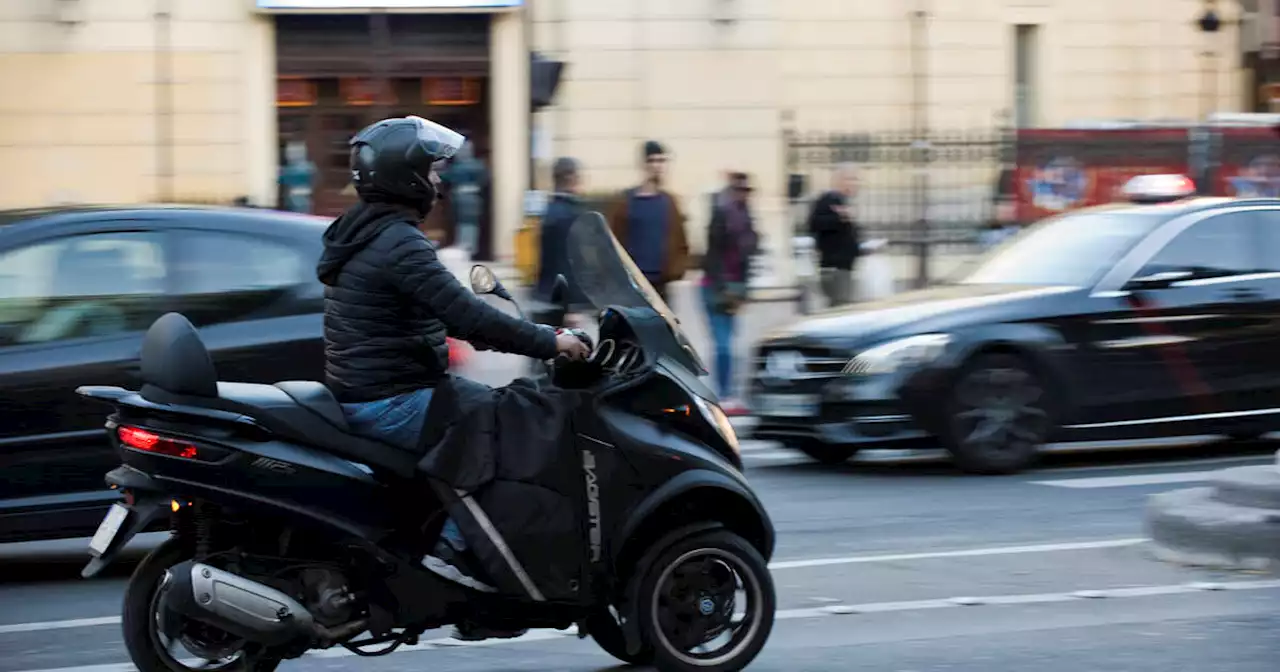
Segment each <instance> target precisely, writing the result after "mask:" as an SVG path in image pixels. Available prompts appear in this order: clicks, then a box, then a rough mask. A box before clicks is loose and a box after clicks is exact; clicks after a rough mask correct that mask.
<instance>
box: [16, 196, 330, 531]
mask: <svg viewBox="0 0 1280 672" xmlns="http://www.w3.org/2000/svg"><path fill="white" fill-rule="evenodd" d="M327 222H328V220H326V219H321V218H317V217H308V216H302V215H294V214H289V213H282V212H274V211H270V210H259V209H231V208H226V209H222V208H205V207H185V206H158V207H121V208H80V209H50V210H26V211H9V212H0V481H2V482H3V488H0V542H6V541H23V540H32V539H42V538H57V537H68V536H87V535H88V534H90V533H92V532H93V530H94V528H95V527H96V526H97V525H98V523H99V521H100V520H101V519H102V516H103V514H104V512H105V511H106V509H107V507H108V506H109V505H110V503H111V502H113V501H115V500H117V499H118V498H119V497H118V495H117V494H116V493H113V492H111V491H110V490H107V489H106V485H105V484H104V482H103V480H102V475H103V474H104V473H106V472H107V471H110V470H111V469H112V468H113V467H114V466H115V465H116V463H117V462H119V458H118V457H117V456H116V455H115V453H114V452H113V451H112V449H111V447H110V445H109V443H108V441H107V436H106V432H104V431H103V417H102V409H101V408H100V407H98V406H95V405H92V404H90V403H87V402H86V400H85V399H83V398H82V397H79V396H78V395H76V393H75V389H76V387H78V386H80V385H84V384H86V383H95V384H97V383H102V384H111V385H121V386H124V387H136V386H137V385H138V384H139V380H140V379H139V373H140V372H139V368H138V366H139V364H138V363H139V352H140V348H141V345H142V335H143V333H144V332H145V331H146V330H147V328H148V327H149V326H151V323H152V322H154V321H155V320H156V318H158V317H160V316H161V315H163V314H165V313H166V312H169V311H178V312H181V313H182V314H183V315H185V316H187V317H188V318H189V319H190V320H191V321H192V322H193V323H194V324H195V325H196V326H197V327H199V328H200V335H201V338H202V339H203V340H204V342H205V343H206V344H207V345H208V346H209V350H210V352H212V354H213V357H214V362H215V364H216V366H217V369H218V373H219V375H221V376H222V377H223V378H224V379H226V380H244V381H251V382H263V383H267V382H275V381H278V380H318V379H319V378H320V376H321V374H322V372H323V362H324V353H323V342H322V317H321V312H322V309H323V290H322V287H321V285H320V283H319V282H318V281H317V280H316V279H315V270H314V269H315V262H316V259H318V258H319V255H320V252H321V248H322V243H321V234H322V233H323V232H324V229H325V226H326V224H327ZM108 381H110V382H108Z"/></svg>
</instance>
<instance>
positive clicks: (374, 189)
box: [350, 116, 467, 212]
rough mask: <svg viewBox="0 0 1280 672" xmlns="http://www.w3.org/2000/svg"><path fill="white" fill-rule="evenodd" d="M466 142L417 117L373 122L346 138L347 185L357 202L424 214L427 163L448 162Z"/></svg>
mask: <svg viewBox="0 0 1280 672" xmlns="http://www.w3.org/2000/svg"><path fill="white" fill-rule="evenodd" d="M466 141H467V139H466V138H465V137H463V136H462V134H461V133H458V132H457V131H453V130H450V129H448V128H445V127H444V126H441V125H440V124H437V123H434V122H431V121H427V120H426V119H423V118H422V117H413V116H410V117H400V118H392V119H383V120H382V121H378V122H375V123H373V124H371V125H369V126H367V127H365V129H364V130H362V131H360V132H359V133H357V134H356V135H355V137H353V138H351V143H350V144H351V182H352V183H353V184H354V185H355V188H356V193H357V194H359V195H360V197H361V198H365V199H370V198H371V197H372V198H374V199H376V200H390V201H398V202H402V203H407V204H411V205H414V206H415V207H418V208H419V209H421V210H423V211H424V212H425V211H426V210H429V209H430V207H431V203H432V201H434V200H435V195H436V190H435V186H434V185H433V184H432V183H431V178H430V175H431V170H432V168H433V164H435V163H436V162H438V161H444V160H446V159H449V158H451V157H453V155H454V154H456V153H457V152H458V148H459V147H461V146H462V144H463V143H464V142H466Z"/></svg>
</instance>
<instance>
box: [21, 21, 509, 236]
mask: <svg viewBox="0 0 1280 672" xmlns="http://www.w3.org/2000/svg"><path fill="white" fill-rule="evenodd" d="M520 5H521V0H434V1H413V2H405V1H403V0H380V1H378V2H364V1H363V0H342V1H340V2H334V1H332V0H8V1H6V2H3V3H0V180H3V183H4V184H5V185H6V186H5V189H3V190H0V207H24V206H39V205H49V204H59V203H104V202H105V203H122V202H123V203H128V202H147V201H178V202H207V203H231V202H233V201H234V200H236V199H241V198H243V199H246V200H248V201H249V202H250V203H253V204H259V205H275V204H276V203H278V202H279V197H280V191H281V190H280V185H279V181H278V175H279V171H280V168H281V166H282V164H283V163H284V162H285V156H286V154H291V153H292V152H286V148H290V147H291V146H292V147H295V148H296V147H298V146H301V147H302V148H304V149H305V152H306V154H307V160H308V161H309V162H310V163H311V164H313V166H314V179H313V187H314V197H313V198H312V199H311V205H312V207H313V209H314V211H315V212H317V213H319V214H334V213H335V212H337V211H339V210H340V209H341V208H342V207H344V206H345V205H346V204H348V203H350V202H351V200H352V198H353V195H352V194H351V193H350V189H349V179H348V176H349V172H348V170H347V168H346V163H347V146H346V142H347V140H348V139H349V138H350V136H351V134H352V133H354V132H355V131H356V130H358V129H359V128H361V127H362V126H363V125H365V124H367V123H369V122H371V121H374V120H375V119H377V118H379V117H381V116H388V115H403V114H418V115H421V116H426V117H431V118H436V119H440V120H442V121H444V122H445V123H449V124H455V125H457V126H458V127H460V128H464V129H466V130H468V131H469V132H470V133H471V135H472V136H473V137H474V139H475V140H476V143H475V147H476V150H477V154H478V156H479V157H480V158H481V159H483V160H484V161H485V163H486V164H487V165H488V167H489V170H488V171H487V172H488V178H489V179H488V180H486V182H487V183H486V186H485V192H486V193H485V196H486V198H485V200H486V202H488V203H492V206H491V207H490V208H489V209H488V211H486V212H485V214H484V217H483V220H484V222H485V223H486V224H488V223H490V222H496V223H497V224H496V225H492V226H485V227H483V228H484V229H485V230H496V231H514V229H515V228H516V227H517V226H518V225H519V221H520V219H521V216H522V205H521V204H522V200H523V194H524V191H525V189H526V188H527V186H528V174H529V172H528V171H529V168H528V165H529V164H528V151H527V149H526V148H527V147H528V133H529V131H528V129H529V124H528V112H527V110H528V107H527V103H526V102H525V101H527V99H528V71H529V62H528V57H527V52H528V48H527V44H526V39H525V35H526V31H525V24H524V22H523V21H522V18H523V17H522V14H523V13H522V12H521V11H520ZM429 224H430V223H429ZM441 228H447V227H444V226H442V227H441ZM487 237H488V238H491V239H492V240H491V241H482V242H491V243H492V245H493V247H494V251H495V252H496V253H498V254H499V255H502V254H509V249H504V246H505V248H509V245H510V243H509V242H508V241H509V240H510V238H511V236H510V235H506V236H503V235H493V236H487Z"/></svg>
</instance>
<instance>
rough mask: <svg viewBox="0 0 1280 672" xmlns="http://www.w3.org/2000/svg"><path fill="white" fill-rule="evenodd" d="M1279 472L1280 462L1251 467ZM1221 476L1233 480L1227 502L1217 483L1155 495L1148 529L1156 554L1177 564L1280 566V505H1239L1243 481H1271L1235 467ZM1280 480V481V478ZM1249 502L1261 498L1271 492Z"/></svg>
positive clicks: (1250, 567) (1148, 510)
mask: <svg viewBox="0 0 1280 672" xmlns="http://www.w3.org/2000/svg"><path fill="white" fill-rule="evenodd" d="M1244 469H1245V470H1259V471H1263V472H1271V473H1274V472H1275V469H1276V467H1274V466H1266V467H1246V468H1244ZM1226 472H1231V473H1229V474H1227V473H1225V472H1224V475H1223V476H1221V477H1220V478H1219V480H1221V481H1225V482H1227V483H1229V484H1234V485H1231V486H1229V489H1228V491H1227V492H1228V493H1229V494H1228V496H1227V497H1226V500H1228V501H1224V498H1223V497H1222V495H1223V494H1224V493H1223V491H1221V490H1219V488H1217V487H1213V486H1211V487H1200V488H1187V489H1183V490H1174V491H1172V492H1165V493H1161V494H1158V495H1152V496H1151V498H1150V499H1149V500H1148V503H1147V508H1146V528H1147V533H1148V535H1149V536H1150V538H1151V540H1152V545H1153V552H1154V554H1155V555H1156V557H1157V558H1159V559H1161V560H1164V561H1167V562H1172V563H1176V564H1183V565H1191V566H1196V567H1213V568H1219V569H1235V570H1251V571H1280V507H1277V508H1270V507H1267V508H1259V507H1255V506H1240V505H1239V504H1235V503H1233V502H1232V501H1230V500H1238V499H1239V497H1238V494H1239V491H1238V490H1236V491H1232V490H1230V487H1236V486H1238V485H1239V484H1241V483H1251V484H1254V485H1256V484H1258V483H1269V477H1268V476H1267V475H1266V474H1246V473H1244V470H1242V469H1230V470H1226ZM1277 485H1280V482H1278V483H1277ZM1249 499H1250V501H1253V502H1258V503H1262V502H1263V501H1265V500H1270V499H1271V498H1270V497H1266V498H1262V497H1257V496H1256V493H1255V495H1254V496H1251V497H1250V498H1249Z"/></svg>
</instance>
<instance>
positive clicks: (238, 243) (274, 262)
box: [174, 231, 306, 294]
mask: <svg viewBox="0 0 1280 672" xmlns="http://www.w3.org/2000/svg"><path fill="white" fill-rule="evenodd" d="M305 268H306V264H305V263H304V262H303V260H302V257H301V256H300V255H299V254H298V252H297V251H296V250H294V249H293V248H292V247H289V246H288V245H285V244H283V243H280V242H277V241H275V240H273V239H271V238H259V237H257V236H249V235H239V234H233V233H221V232H212V231H185V232H183V233H182V235H181V236H180V237H179V240H178V254H177V258H176V260H175V261H174V275H175V276H176V277H177V284H178V287H177V291H178V293H179V294H227V293H232V292H255V291H263V290H272V289H280V288H282V287H291V286H293V285H296V284H298V283H299V282H302V281H303V280H304V279H305V278H306V272H305V270H304V269H305Z"/></svg>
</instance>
